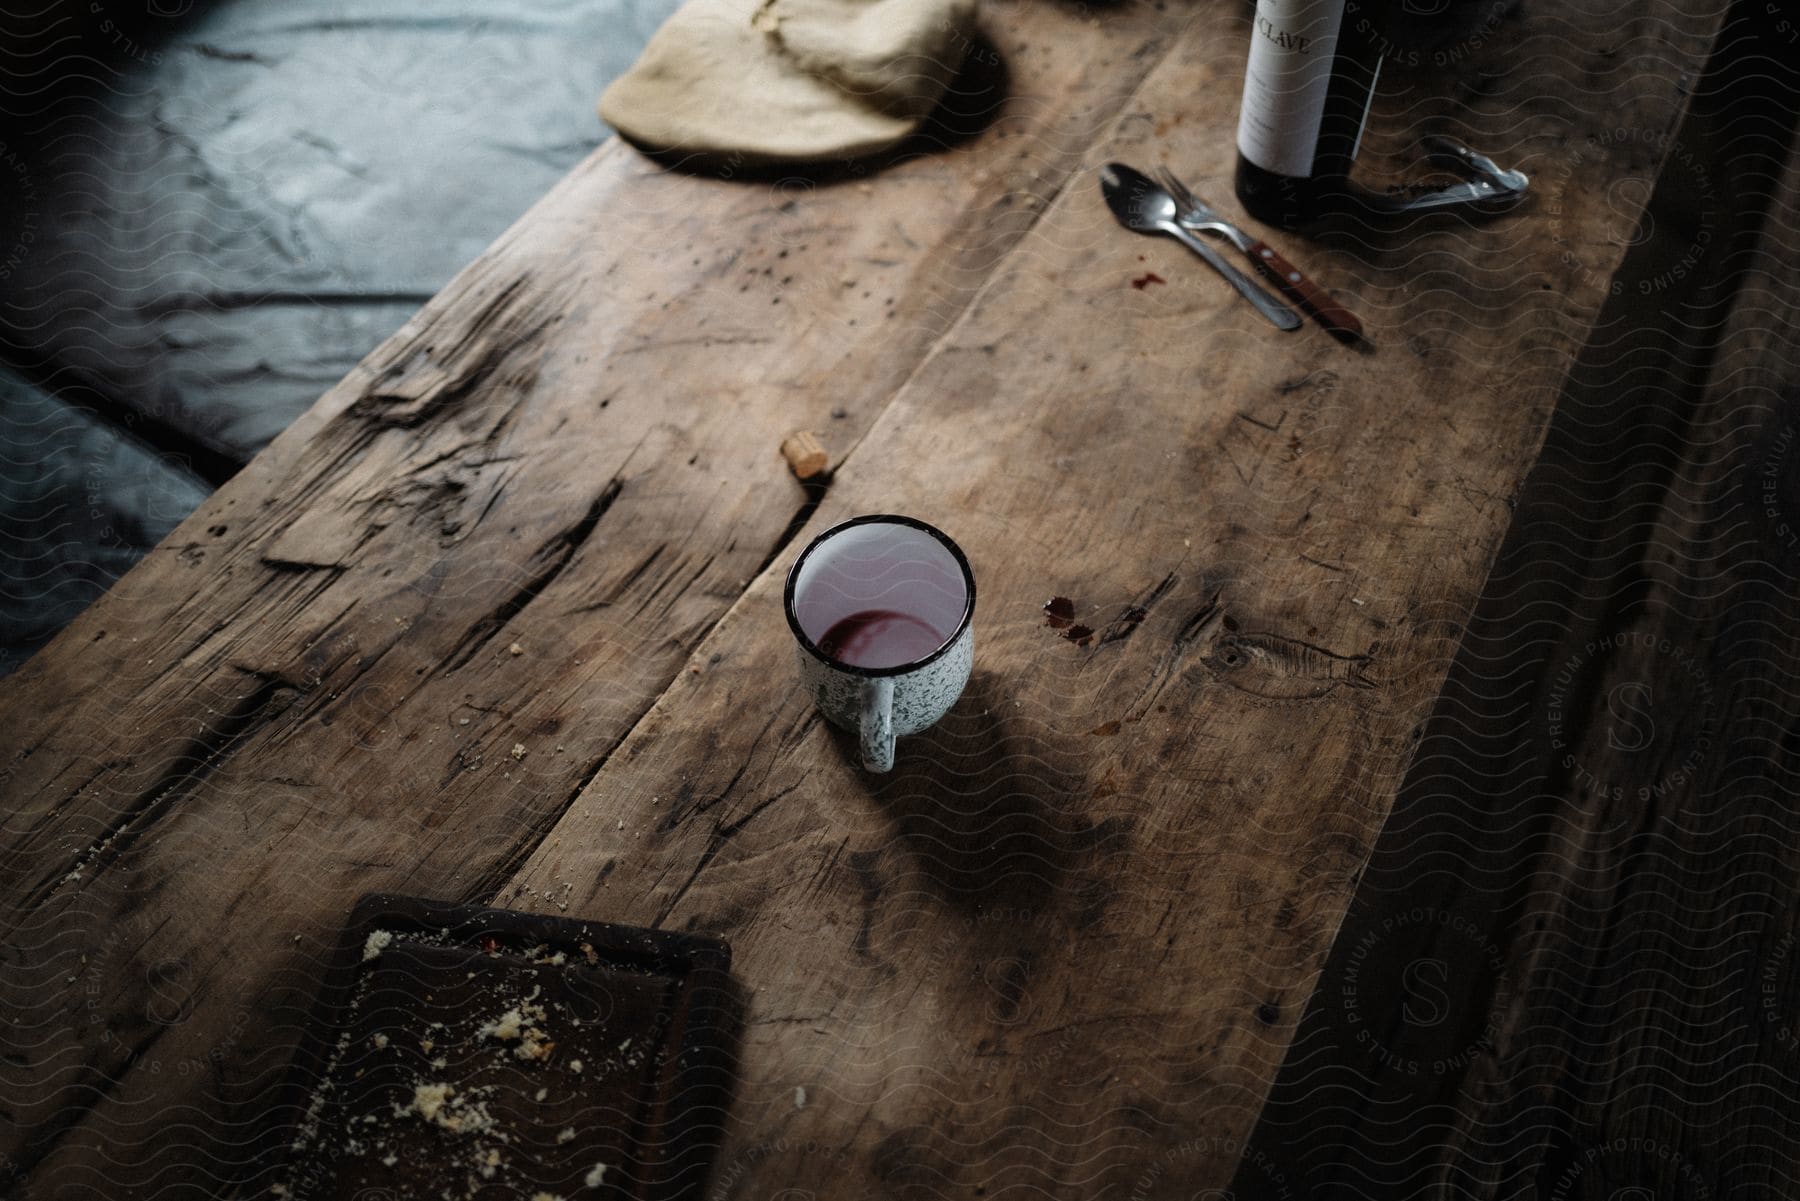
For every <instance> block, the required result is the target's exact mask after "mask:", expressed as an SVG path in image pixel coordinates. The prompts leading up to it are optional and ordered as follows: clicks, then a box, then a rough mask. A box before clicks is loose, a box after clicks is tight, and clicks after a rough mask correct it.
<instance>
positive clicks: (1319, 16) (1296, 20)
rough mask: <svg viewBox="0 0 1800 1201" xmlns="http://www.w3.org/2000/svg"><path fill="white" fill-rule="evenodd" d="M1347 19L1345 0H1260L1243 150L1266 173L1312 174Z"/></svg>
mask: <svg viewBox="0 0 1800 1201" xmlns="http://www.w3.org/2000/svg"><path fill="white" fill-rule="evenodd" d="M1343 19H1344V0H1257V5H1256V18H1255V24H1254V26H1253V27H1252V29H1251V32H1250V62H1249V64H1248V65H1247V66H1246V67H1245V69H1244V101H1243V105H1242V107H1240V108H1239V109H1238V131H1237V142H1238V151H1239V153H1241V154H1242V155H1243V156H1244V157H1245V158H1247V159H1249V160H1250V161H1251V162H1253V163H1255V164H1256V165H1257V166H1259V167H1261V168H1262V169H1263V170H1265V171H1273V172H1275V173H1277V174H1279V175H1292V176H1297V177H1300V178H1305V177H1307V176H1310V175H1311V174H1312V165H1313V152H1314V150H1315V149H1316V148H1317V146H1318V143H1319V123H1320V121H1321V119H1322V118H1323V116H1324V113H1325V94H1326V92H1327V91H1328V90H1329V89H1330V87H1331V60H1332V58H1333V56H1334V55H1335V53H1336V51H1337V37H1338V27H1339V25H1341V24H1342V23H1343Z"/></svg>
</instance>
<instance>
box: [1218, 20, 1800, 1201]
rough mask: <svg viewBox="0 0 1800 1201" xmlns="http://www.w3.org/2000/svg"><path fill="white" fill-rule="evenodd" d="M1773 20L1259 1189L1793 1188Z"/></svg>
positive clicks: (1278, 1131) (1637, 276) (1797, 94)
mask: <svg viewBox="0 0 1800 1201" xmlns="http://www.w3.org/2000/svg"><path fill="white" fill-rule="evenodd" d="M1784 19H1785V17H1784V16H1783V14H1782V13H1781V12H1780V10H1777V9H1774V8H1772V7H1770V6H1767V5H1764V4H1761V3H1746V4H1739V5H1736V6H1734V8H1733V11H1732V15H1731V17H1730V18H1728V21H1727V24H1726V27H1725V30H1724V32H1723V33H1722V34H1721V37H1720V40H1719V46H1718V49H1717V51H1716V53H1715V57H1714V61H1713V62H1712V63H1711V64H1709V66H1708V69H1707V72H1706V75H1705V77H1704V78H1702V79H1701V81H1700V82H1699V84H1698V85H1697V88H1696V99H1695V102H1694V107H1693V109H1692V111H1691V112H1690V114H1689V117H1688V119H1687V121H1686V122H1685V124H1684V125H1683V127H1682V129H1681V130H1680V131H1679V133H1678V134H1677V135H1676V136H1675V137H1674V139H1673V140H1672V147H1673V151H1672V152H1673V153H1674V154H1676V155H1678V156H1680V158H1679V160H1678V161H1680V162H1682V164H1683V166H1682V169H1681V170H1680V171H1677V170H1676V169H1675V167H1674V166H1673V165H1672V166H1671V167H1670V168H1669V169H1668V170H1666V171H1665V174H1664V179H1663V180H1662V181H1660V182H1659V184H1658V188H1657V193H1656V196H1655V198H1654V200H1653V202H1652V205H1651V217H1650V219H1649V220H1647V222H1646V223H1645V227H1644V230H1643V233H1644V235H1645V236H1643V237H1641V238H1640V239H1638V240H1637V244H1636V245H1635V246H1634V248H1633V250H1632V252H1631V255H1630V256H1629V257H1628V259H1627V261H1626V264H1625V266H1624V267H1623V268H1622V269H1621V271H1620V272H1618V273H1617V276H1616V278H1618V279H1619V280H1620V281H1621V282H1623V283H1624V284H1626V285H1627V286H1626V287H1625V288H1624V289H1623V290H1622V291H1621V294H1620V296H1619V298H1618V299H1617V301H1616V302H1615V303H1613V304H1612V305H1610V306H1609V308H1608V312H1607V315H1606V316H1605V317H1604V318H1603V319H1602V321H1601V323H1600V325H1599V326H1598V328H1597V329H1596V332H1595V336H1594V338H1593V340H1592V342H1591V343H1590V345H1589V347H1588V348H1587V350H1586V352H1584V354H1583V356H1582V360H1581V362H1580V364H1579V365H1578V367H1577V369H1576V371H1575V372H1574V374H1573V376H1572V378H1571V381H1570V385H1569V389H1568V392H1567V394H1566V395H1565V397H1564V399H1563V401H1562V402H1561V405H1560V407H1559V414H1558V420H1557V421H1556V423H1555V424H1554V425H1553V428H1552V431H1551V434H1550V436H1549V438H1548V440H1547V442H1546V446H1545V450H1544V454H1543V456H1542V458H1541V459H1540V461H1539V464H1538V466H1537V467H1536V468H1535V469H1534V472H1533V475H1532V478H1531V479H1530V481H1529V482H1528V483H1527V486H1526V488H1525V489H1524V491H1523V493H1522V495H1521V500H1520V507H1519V511H1518V517H1517V520H1516V523H1515V526H1514V528H1513V530H1512V532H1511V533H1510V534H1509V536H1508V539H1507V543H1506V545H1505V547H1504V548H1503V550H1502V552H1501V555H1500V558H1499V560H1498V563H1497V565H1496V568H1495V572H1494V575H1493V578H1492V580H1491V581H1490V584H1489V587H1488V589H1487V592H1486V594H1485V596H1484V600H1483V603H1482V605H1481V606H1480V608H1479V609H1478V610H1477V613H1476V615H1475V617H1474V619H1473V621H1472V622H1471V627H1470V632H1469V635H1468V637H1467V638H1466V640H1465V642H1464V645H1463V647H1462V650H1461V652H1460V654H1459V658H1458V662H1457V664H1456V665H1455V667H1454V668H1453V669H1452V672H1451V676H1450V678H1449V680H1448V682H1447V685H1446V688H1445V693H1444V697H1443V699H1442V701H1441V702H1440V704H1439V706H1438V709H1437V712H1436V713H1435V714H1434V717H1433V720H1432V722H1431V724H1430V726H1429V727H1428V733H1427V736H1426V738H1425V740H1424V742H1423V743H1422V744H1421V748H1420V752H1419V755H1418V758H1417V760H1416V762H1415V765H1414V768H1413V770H1412V772H1411V774H1410V775H1409V778H1408V780H1407V783H1406V785H1405V786H1404V787H1403V789H1402V791H1401V794H1400V797H1399V799H1398V800H1397V801H1396V805H1395V812H1394V816H1393V818H1392V820H1391V821H1390V823H1389V825H1388V827H1387V828H1386V830H1384V832H1383V834H1382V837H1381V840H1380V842H1379V844H1378V846H1377V849H1376V852H1375V854H1374V856H1373V858H1372V860H1371V862H1370V866H1369V869H1368V871H1367V872H1366V873H1365V875H1364V877H1363V880H1362V884H1361V887H1360V889H1359V892H1358V896H1357V899H1356V902H1355V904H1354V906H1353V908H1352V911H1351V915H1350V917H1349V918H1348V919H1347V920H1346V922H1345V925H1344V928H1343V930H1342V931H1341V933H1340V935H1339V940H1338V944H1337V946H1336V948H1335V950H1334V952H1333V956H1332V958H1331V961H1330V962H1329V963H1328V964H1327V966H1326V968H1325V971H1324V972H1323V974H1322V976H1321V979H1320V983H1319V987H1318V990H1317V992H1316V994H1315V996H1314V998H1313V1001H1312V1003H1311V1005H1310V1006H1309V1010H1308V1012H1307V1015H1306V1017H1305V1019H1304V1021H1303V1023H1302V1027H1301V1031H1300V1033H1299V1034H1298V1035H1297V1036H1296V1038H1295V1041H1294V1044H1293V1047H1292V1049H1291V1050H1290V1053H1289V1056H1288V1059H1287V1061H1286V1063H1285V1064H1284V1065H1283V1068H1282V1072H1281V1075H1280V1077H1279V1078H1278V1080H1277V1082H1276V1086H1275V1088H1274V1090H1273V1093H1272V1095H1271V1099H1270V1103H1269V1105H1268V1107H1267V1108H1266V1109H1265V1111H1264V1114H1263V1118H1262V1121H1261V1123H1260V1125H1259V1127H1258V1129H1257V1131H1256V1133H1255V1135H1254V1137H1253V1138H1252V1139H1251V1140H1250V1146H1252V1147H1253V1148H1254V1155H1255V1156H1256V1157H1262V1158H1266V1159H1268V1160H1271V1161H1274V1162H1279V1163H1281V1164H1283V1165H1284V1170H1285V1181H1284V1184H1285V1186H1286V1189H1285V1191H1278V1190H1276V1189H1274V1188H1272V1187H1270V1186H1269V1182H1268V1181H1267V1180H1266V1179H1265V1178H1262V1177H1261V1176H1259V1175H1258V1174H1257V1173H1255V1172H1253V1171H1251V1170H1249V1168H1248V1167H1246V1168H1245V1169H1243V1170H1240V1173H1239V1178H1238V1180H1237V1181H1236V1182H1235V1183H1234V1189H1235V1190H1236V1193H1237V1195H1238V1196H1239V1197H1243V1198H1254V1199H1257V1201H1271V1199H1273V1198H1276V1197H1280V1196H1295V1197H1326V1196H1347V1197H1350V1196H1355V1197H1362V1196H1395V1195H1446V1196H1449V1195H1454V1196H1457V1197H1470V1198H1483V1197H1495V1198H1503V1197H1517V1196H1539V1197H1555V1198H1570V1199H1574V1198H1590V1197H1591V1198H1612V1197H1627V1196H1629V1197H1638V1196H1650V1195H1654V1196H1656V1197H1659V1198H1661V1197H1668V1198H1687V1199H1697V1198H1702V1197H1712V1198H1723V1197H1761V1196H1783V1195H1788V1194H1790V1193H1792V1191H1793V1179H1794V1173H1795V1164H1796V1162H1797V1161H1800V1127H1797V1126H1796V1124H1795V1121H1794V1113H1793V1105H1792V1098H1793V1096H1794V1090H1795V1083H1794V1082H1795V1077H1796V1072H1797V1071H1800V1061H1796V1059H1795V1050H1796V1046H1797V1045H1800V1044H1796V1042H1795V1037H1794V1036H1795V1031H1796V1030H1797V1029H1800V1026H1796V1024H1795V1014H1796V1007H1795V1006H1794V1004H1793V1002H1792V998H1793V997H1794V996H1795V995H1796V991H1795V990H1796V987H1797V985H1800V975H1797V974H1796V967H1795V965H1796V962H1797V961H1800V956H1797V955H1796V953H1795V948H1796V943H1797V941H1800V923H1797V922H1796V921H1795V914H1796V912H1800V908H1797V906H1800V895H1797V890H1796V885H1795V880H1796V870H1795V869H1796V862H1795V854H1796V845H1795V842H1794V837H1793V835H1794V821H1793V814H1792V808H1793V806H1792V797H1793V795H1794V791H1795V786H1796V772H1797V771H1800V761H1797V759H1796V747H1795V744H1794V739H1793V735H1792V730H1793V726H1794V708H1795V695H1796V688H1795V676H1796V667H1797V665H1800V646H1797V645H1796V642H1795V632H1794V627H1793V623H1792V620H1791V614H1792V611H1793V603H1794V598H1795V596H1796V593H1797V590H1800V588H1797V581H1800V553H1796V548H1797V547H1800V540H1797V536H1796V534H1795V531H1796V530H1800V520H1796V518H1797V516H1800V466H1797V463H1800V459H1797V458H1796V456H1800V435H1797V434H1796V430H1800V407H1797V403H1796V401H1797V399H1800V391H1797V389H1800V323H1797V321H1796V314H1797V313H1800V303H1797V302H1800V289H1797V288H1796V284H1795V280H1796V278H1800V157H1797V156H1796V153H1795V141H1794V139H1795V122H1796V114H1800V80H1797V78H1796V72H1795V63H1794V60H1793V57H1792V55H1791V54H1788V53H1778V51H1779V50H1780V48H1782V47H1785V46H1786V45H1787V44H1788V42H1787V39H1786V37H1785V31H1784V30H1783V29H1782V28H1781V27H1779V26H1778V24H1777V23H1778V22H1779V21H1781V20H1784ZM1702 243H1703V244H1704V246H1705V250H1706V253H1705V255H1704V257H1703V258H1701V259H1699V260H1698V261H1695V260H1694V259H1693V258H1692V256H1691V251H1692V248H1693V247H1694V246H1696V245H1699V244H1702Z"/></svg>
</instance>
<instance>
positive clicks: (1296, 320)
mask: <svg viewBox="0 0 1800 1201" xmlns="http://www.w3.org/2000/svg"><path fill="white" fill-rule="evenodd" d="M1100 191H1101V193H1102V194H1103V195H1104V196H1105V197H1106V205H1107V207H1108V208H1110V209H1112V212H1113V216H1115V217H1117V218H1118V219H1119V224H1120V225H1123V226H1124V227H1125V228H1126V229H1130V230H1135V231H1136V232H1138V233H1141V234H1167V235H1169V236H1170V237H1171V238H1174V239H1175V240H1176V241H1178V242H1180V243H1181V244H1182V245H1183V246H1186V247H1187V248H1188V249H1189V250H1191V251H1193V252H1194V253H1195V254H1197V255H1199V256H1200V257H1201V258H1203V259H1205V260H1206V262H1207V264H1208V265H1209V266H1211V267H1212V269H1213V270H1215V271H1217V272H1218V273H1219V274H1220V275H1223V276H1224V277H1225V282H1227V283H1229V284H1230V285H1231V286H1232V287H1234V288H1236V289H1237V290H1238V292H1239V293H1240V294H1241V295H1242V296H1243V298H1244V299H1245V300H1248V301H1249V302H1250V303H1251V304H1253V305H1255V306H1256V311H1257V312H1259V313H1261V314H1262V315H1263V316H1265V317H1267V318H1268V319H1269V320H1270V321H1272V322H1274V323H1275V325H1276V326H1277V327H1279V328H1281V329H1286V330H1295V329H1299V328H1300V324H1301V323H1300V316H1299V314H1297V313H1295V312H1294V310H1293V309H1290V308H1288V307H1287V306H1286V305H1285V304H1282V303H1281V302H1280V301H1279V300H1276V299H1275V298H1274V297H1273V296H1271V295H1269V294H1268V293H1267V292H1265V291H1263V290H1262V289H1261V288H1259V287H1257V285H1256V284H1255V283H1254V282H1253V281H1251V280H1250V278H1249V277H1247V276H1246V275H1245V274H1244V273H1243V272H1242V271H1239V270H1238V269H1237V268H1236V267H1233V266H1232V265H1231V264H1230V263H1227V262H1226V261H1225V260H1224V259H1222V258H1220V257H1219V255H1218V252H1217V251H1215V250H1214V249H1213V248H1212V247H1210V246H1208V245H1207V244H1206V243H1205V242H1202V241H1201V240H1200V239H1199V238H1196V237H1195V236H1194V235H1193V234H1191V233H1189V232H1188V231H1187V230H1185V229H1183V228H1181V225H1180V223H1179V222H1177V221H1176V220H1175V214H1176V207H1175V198H1174V197H1173V196H1171V195H1169V194H1168V193H1167V192H1165V191H1164V190H1163V189H1161V188H1159V187H1157V186H1156V184H1155V183H1154V182H1152V180H1151V179H1150V177H1149V176H1147V175H1144V174H1143V173H1141V172H1138V171H1134V170H1132V169H1131V168H1130V167H1127V166H1126V165H1125V164H1124V163H1108V164H1106V166H1104V167H1102V168H1101V169H1100Z"/></svg>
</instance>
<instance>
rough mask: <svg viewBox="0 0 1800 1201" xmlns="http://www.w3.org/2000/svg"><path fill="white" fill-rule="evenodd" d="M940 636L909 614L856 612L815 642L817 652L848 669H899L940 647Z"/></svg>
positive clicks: (890, 610)
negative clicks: (846, 665)
mask: <svg viewBox="0 0 1800 1201" xmlns="http://www.w3.org/2000/svg"><path fill="white" fill-rule="evenodd" d="M944 638H945V636H944V635H943V634H940V633H938V631H937V630H935V629H934V628H932V627H931V626H930V625H929V624H928V623H926V622H923V621H920V620H919V619H918V618H917V617H914V616H913V615H912V614H910V613H898V612H896V611H894V610H893V609H860V610H858V611H857V612H855V613H852V614H850V616H848V617H845V618H841V619H839V621H838V622H837V624H835V625H833V626H832V627H831V628H830V629H829V630H826V631H825V636H824V637H822V638H820V639H819V649H820V650H822V651H824V652H825V653H826V654H827V655H830V656H831V657H832V658H833V659H836V660H837V661H838V662H839V663H848V664H850V666H852V667H899V666H900V665H901V664H902V663H911V662H912V661H913V660H915V659H923V658H924V657H925V656H926V655H929V654H930V653H931V652H932V651H935V650H936V649H937V648H938V647H940V646H942V645H944Z"/></svg>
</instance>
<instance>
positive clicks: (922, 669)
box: [782, 513, 975, 772]
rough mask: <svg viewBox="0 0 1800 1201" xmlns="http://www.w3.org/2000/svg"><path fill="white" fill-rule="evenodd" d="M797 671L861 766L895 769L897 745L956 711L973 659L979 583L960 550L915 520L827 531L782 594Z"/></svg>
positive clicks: (851, 524)
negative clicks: (853, 745)
mask: <svg viewBox="0 0 1800 1201" xmlns="http://www.w3.org/2000/svg"><path fill="white" fill-rule="evenodd" d="M782 603H783V605H784V606H785V607H786V609H787V619H788V628H789V629H791V630H793V631H794V638H795V640H796V641H797V642H799V644H800V676H801V679H802V680H803V681H804V682H805V684H806V687H807V690H808V691H809V692H811V693H812V695H813V699H814V700H815V701H817V702H818V705H819V710H820V711H821V712H822V713H824V714H825V716H826V717H827V718H829V719H830V720H831V721H832V723H833V724H835V725H838V726H841V727H842V728H844V729H846V730H849V731H851V732H852V733H854V734H856V735H857V738H858V740H859V741H860V743H861V746H862V759H863V766H864V767H866V768H868V769H869V770H870V771H875V772H881V771H888V770H890V769H891V768H892V767H893V766H894V739H895V737H896V736H898V735H901V734H916V733H918V732H919V731H920V730H923V729H925V728H926V727H927V726H929V725H931V723H932V722H934V721H936V720H937V719H938V718H940V717H942V716H943V715H944V714H945V713H947V712H949V710H950V706H951V705H954V704H955V703H956V698H957V697H959V696H961V695H962V690H963V685H965V684H967V683H968V682H969V667H970V665H971V664H972V663H973V662H974V655H975V632H974V624H973V623H974V618H975V576H974V573H973V572H971V571H970V570H969V560H968V558H967V557H966V556H965V555H964V554H963V553H962V548H961V547H959V546H957V545H956V543H954V542H952V541H951V540H950V538H949V536H948V535H946V534H945V533H944V532H943V531H942V530H939V529H936V528H934V527H932V526H929V525H926V524H925V523H924V522H923V521H919V520H917V519H915V518H912V517H899V516H896V515H894V514H892V513H871V514H869V515H867V516H863V517H852V518H851V519H850V520H849V521H845V522H842V523H840V524H838V525H834V526H832V527H831V528H830V529H828V530H826V531H825V532H824V533H823V534H820V535H819V536H818V537H817V538H814V539H813V540H812V542H811V543H810V544H809V545H808V546H807V548H806V549H805V550H803V551H801V552H800V557H799V558H798V559H795V560H794V566H793V568H792V570H790V571H789V572H788V577H787V588H786V589H785V591H784V592H783V594H782Z"/></svg>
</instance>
